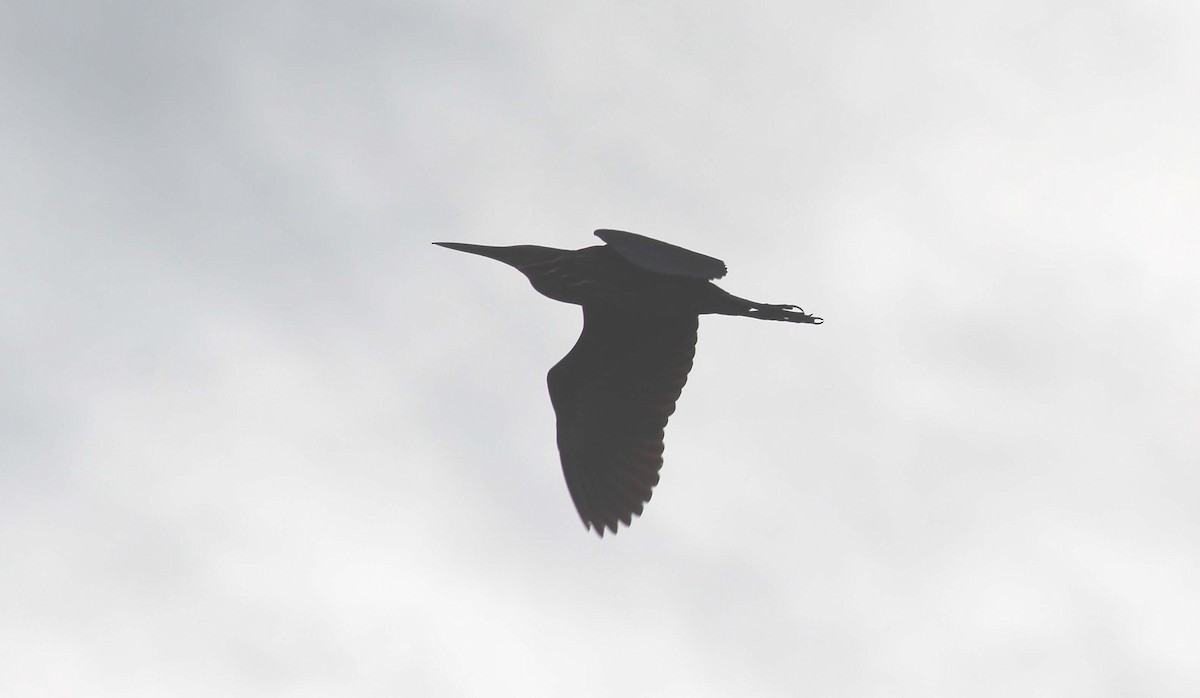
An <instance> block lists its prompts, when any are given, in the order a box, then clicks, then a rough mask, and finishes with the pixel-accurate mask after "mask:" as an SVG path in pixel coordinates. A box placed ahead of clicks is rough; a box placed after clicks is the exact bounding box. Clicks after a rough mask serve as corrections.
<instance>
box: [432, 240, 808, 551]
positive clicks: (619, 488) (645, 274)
mask: <svg viewBox="0 0 1200 698" xmlns="http://www.w3.org/2000/svg"><path fill="white" fill-rule="evenodd" d="M596 235H597V237H599V238H600V239H601V240H603V241H604V242H606V243H608V244H607V245H598V246H596V247H586V248H584V249H582V250H559V249H554V248H552V247H539V246H537V245H515V246H512V247H491V246H487V245H468V244H463V243H458V242H435V243H434V244H435V245H441V246H442V247H448V248H450V249H452V250H459V251H460V252H469V253H471V254H477V255H482V256H484V257H490V258H492V259H495V260H498V261H501V262H504V263H505V264H508V265H509V266H512V267H516V269H517V270H518V271H520V272H521V273H522V274H524V275H525V276H527V277H529V282H530V283H531V284H533V287H534V289H536V290H537V291H538V292H539V293H541V294H542V295H544V296H548V297H550V298H553V299H554V300H557V301H562V302H564V303H573V304H575V305H580V306H583V333H582V334H581V335H580V336H579V341H577V342H576V343H575V347H574V348H573V349H571V351H570V353H568V354H567V355H566V356H565V357H563V360H562V361H559V362H558V364H557V365H555V366H554V368H552V369H550V373H549V375H548V376H547V382H548V383H549V386H550V402H551V403H552V404H553V405H554V412H555V414H556V415H557V416H558V452H559V455H560V457H561V460H562V467H563V474H564V475H565V476H566V479H567V489H568V490H570V492H571V498H572V499H573V500H574V502H575V508H576V509H577V510H578V511H579V516H580V518H582V519H583V523H584V526H585V527H587V528H592V527H595V530H596V533H597V534H599V535H600V536H601V537H604V529H605V528H607V529H608V530H610V531H612V532H613V533H616V532H617V522H618V521H620V522H622V523H624V524H625V525H626V526H628V525H629V523H630V521H631V520H632V518H633V517H634V516H635V515H639V516H640V515H641V513H642V505H643V504H644V503H645V502H648V501H650V495H651V490H652V489H653V488H654V486H655V485H657V484H658V471H659V469H660V468H661V467H662V462H663V461H662V453H663V429H664V428H665V427H666V425H667V418H668V417H670V416H671V414H672V413H673V412H674V411H675V401H676V400H677V399H679V393H680V391H681V390H682V389H683V384H684V383H686V382H687V375H688V371H690V370H691V368H692V357H693V356H694V355H695V353H696V327H697V325H698V324H699V316H700V315H704V314H709V313H717V314H720V315H744V316H746V317H752V318H759V319H762V320H782V321H786V322H805V323H812V324H820V323H821V322H822V320H821V318H818V317H813V316H812V315H807V314H805V312H804V311H803V310H802V309H801V308H798V307H797V306H794V305H767V304H765V303H755V302H753V301H748V300H746V299H744V298H738V297H737V296H733V295H730V294H728V293H726V292H725V291H722V290H721V289H720V288H718V287H717V286H716V285H714V284H712V283H711V282H710V281H709V279H719V278H721V277H722V276H724V275H725V264H724V263H723V262H722V261H721V260H719V259H713V258H712V257H707V256H705V255H702V254H699V253H696V252H692V251H690V250H685V249H683V248H682V247H676V246H674V245H669V244H667V243H665V242H659V241H658V240H652V239H650V238H648V237H643V236H641V235H635V234H634V233H626V232H622V231H619V230H597V231H596Z"/></svg>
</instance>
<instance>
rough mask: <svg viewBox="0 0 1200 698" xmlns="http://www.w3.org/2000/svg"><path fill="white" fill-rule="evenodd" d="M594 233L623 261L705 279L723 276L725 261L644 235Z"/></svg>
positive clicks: (666, 272) (653, 269)
mask: <svg viewBox="0 0 1200 698" xmlns="http://www.w3.org/2000/svg"><path fill="white" fill-rule="evenodd" d="M596 237H598V238H600V239H601V240H603V241H604V242H606V243H607V244H608V246H609V247H611V248H613V250H614V251H615V252H616V253H617V254H619V255H621V256H622V257H624V258H625V260H626V261H628V262H632V263H633V264H636V265H637V266H639V267H641V268H642V269H645V270H647V271H653V272H658V273H659V274H671V275H673V276H690V277H692V278H694V279H708V280H711V279H719V278H721V277H722V276H725V262H722V261H721V260H719V259H716V258H715V257H709V256H708V255H703V254H700V253H699V252H692V251H691V250H685V249H683V248H682V247H676V246H675V245H672V244H670V243H666V242H662V241H661V240H655V239H654V238H648V237H646V236H645V235H638V234H637V233H627V232H625V231H623V230H603V229H602V230H597V231H596Z"/></svg>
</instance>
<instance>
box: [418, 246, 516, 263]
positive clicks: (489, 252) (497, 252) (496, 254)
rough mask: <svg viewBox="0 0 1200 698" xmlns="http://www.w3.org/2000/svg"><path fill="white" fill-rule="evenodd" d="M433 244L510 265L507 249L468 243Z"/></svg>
mask: <svg viewBox="0 0 1200 698" xmlns="http://www.w3.org/2000/svg"><path fill="white" fill-rule="evenodd" d="M433 244H435V245H437V246H438V247H445V248H448V249H451V250H458V251H459V252H466V253H468V254H477V255H479V256H481V257H487V258H488V259H494V260H496V261H498V262H504V263H505V264H508V260H507V259H505V256H506V255H505V254H504V252H505V250H507V249H508V248H507V247H494V246H492V245H472V244H469V243H466V242H435V243H433Z"/></svg>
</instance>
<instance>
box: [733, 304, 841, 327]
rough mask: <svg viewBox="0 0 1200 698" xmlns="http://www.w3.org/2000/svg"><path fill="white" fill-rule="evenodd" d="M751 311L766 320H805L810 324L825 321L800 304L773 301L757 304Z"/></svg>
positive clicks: (804, 321)
mask: <svg viewBox="0 0 1200 698" xmlns="http://www.w3.org/2000/svg"><path fill="white" fill-rule="evenodd" d="M751 312H752V313H753V315H754V316H756V317H761V318H762V319H764V320H781V321H784V322H803V323H808V324H810V325H820V324H821V323H823V322H825V321H824V320H822V319H821V318H819V317H815V316H813V315H809V314H808V313H806V312H804V308H801V307H800V306H798V305H786V304H784V305H775V304H771V303H759V304H756V305H755V306H754V307H753V308H752V309H751Z"/></svg>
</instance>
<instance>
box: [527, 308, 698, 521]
mask: <svg viewBox="0 0 1200 698" xmlns="http://www.w3.org/2000/svg"><path fill="white" fill-rule="evenodd" d="M697 324H698V318H697V317H696V316H695V315H672V316H666V317H653V316H645V315H632V314H629V313H616V312H612V311H607V310H602V309H597V308H594V307H588V306H584V309H583V334H581V335H580V336H579V341H578V342H576V343H575V347H574V348H573V349H571V351H570V353H568V354H567V355H566V356H565V357H563V360H562V361H559V362H558V364H557V365H555V366H554V368H552V369H550V373H549V375H548V376H547V383H548V384H549V386H550V401H551V403H553V405H554V412H555V414H556V415H557V416H558V453H559V456H560V458H561V460H562V467H563V475H565V476H566V479H567V489H568V490H570V492H571V499H572V500H574V502H575V508H576V509H577V510H578V511H579V516H580V518H582V519H583V523H584V525H585V526H586V527H588V528H593V527H594V528H595V530H596V533H598V534H599V535H600V536H601V537H603V536H604V529H605V528H607V529H608V530H610V531H612V532H613V533H616V532H617V522H618V521H619V522H622V523H624V524H625V525H626V526H628V525H629V523H630V521H631V520H632V518H633V517H634V516H638V515H641V513H642V505H643V504H644V503H646V502H648V501H650V495H651V490H652V489H653V488H654V486H655V485H657V484H658V471H659V469H660V468H661V467H662V462H663V461H662V453H663V429H664V427H666V426H667V418H668V417H670V416H671V414H672V413H673V412H674V411H675V401H676V400H678V399H679V393H680V391H681V390H683V384H684V383H686V382H687V374H688V371H690V370H691V368H692V357H693V356H694V355H695V353H696V327H697Z"/></svg>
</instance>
